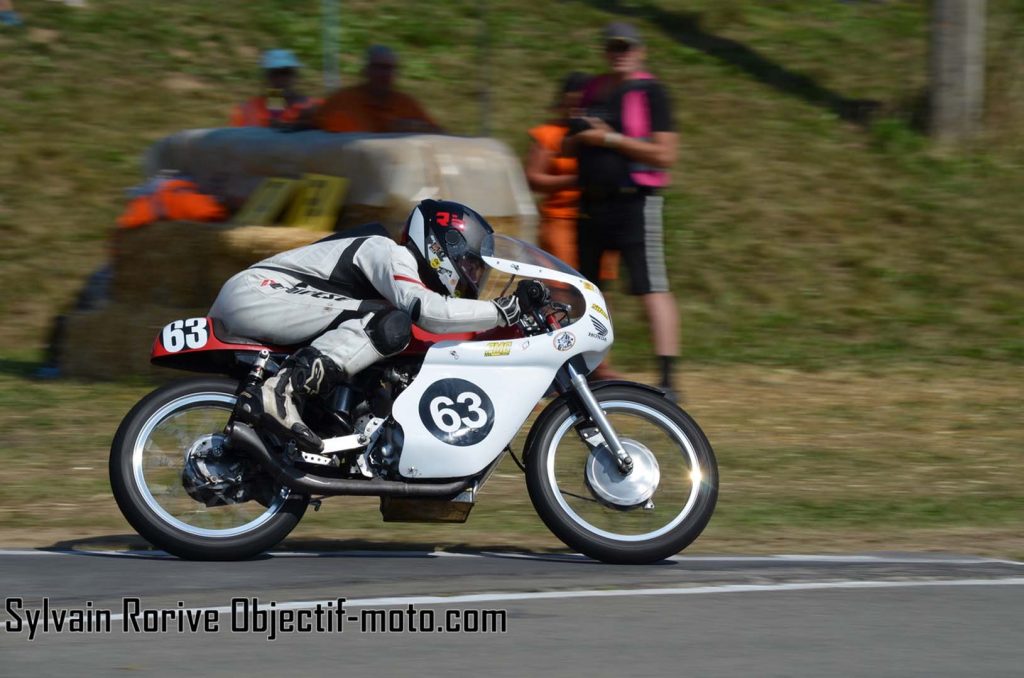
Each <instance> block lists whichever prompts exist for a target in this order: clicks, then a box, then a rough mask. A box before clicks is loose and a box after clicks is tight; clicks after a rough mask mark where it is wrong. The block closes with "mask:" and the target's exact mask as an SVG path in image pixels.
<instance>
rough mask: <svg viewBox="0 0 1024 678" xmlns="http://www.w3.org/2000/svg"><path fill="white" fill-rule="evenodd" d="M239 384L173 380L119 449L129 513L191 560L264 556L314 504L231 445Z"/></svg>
mask: <svg viewBox="0 0 1024 678" xmlns="http://www.w3.org/2000/svg"><path fill="white" fill-rule="evenodd" d="M236 386H237V383H236V382H233V381H230V380H228V379H221V378H196V379H186V380H183V381H178V382H175V383H172V384H168V385H166V386H163V387H161V388H159V389H157V390H156V391H154V392H152V393H150V394H149V395H148V396H146V397H145V398H144V399H143V400H142V401H140V402H139V403H138V404H137V405H136V406H135V407H134V408H133V409H132V411H131V412H129V413H128V415H127V416H126V417H125V418H124V421H122V422H121V426H120V427H119V428H118V430H117V434H116V435H115V436H114V441H113V444H112V445H111V448H110V484H111V488H112V489H113V492H114V498H115V499H116V500H117V505H118V506H119V507H120V509H121V513H122V514H124V517H125V518H126V519H127V520H128V522H129V523H131V525H132V527H134V528H135V529H136V530H137V531H138V533H139V534H140V535H142V536H143V537H145V538H146V539H147V540H148V541H150V542H151V543H152V544H154V545H155V546H158V547H160V548H162V549H164V550H166V551H168V552H169V553H173V554H174V555H177V556H180V557H182V558H188V559H193V560H238V559H242V558H249V557H251V556H254V555H256V554H258V553H261V552H262V551H265V550H267V549H269V548H271V547H273V546H274V545H276V544H277V543H279V542H280V541H281V540H282V539H284V538H285V536H287V535H288V533H289V532H291V531H292V529H293V528H294V527H295V525H296V524H298V522H299V520H300V519H301V518H302V515H303V514H304V513H305V511H306V507H307V505H308V503H309V497H307V496H303V495H298V494H295V493H293V492H291V491H290V490H288V489H287V488H285V487H283V486H281V485H279V484H277V483H276V482H275V481H274V480H273V479H272V478H271V477H270V476H269V475H268V474H267V473H266V472H264V471H263V470H262V469H260V468H259V467H258V466H257V465H256V464H254V463H253V462H252V461H250V460H249V459H248V458H246V457H244V456H242V455H240V454H238V453H237V452H234V451H233V450H230V449H228V448H227V447H226V446H225V444H224V443H225V439H224V436H223V434H222V430H223V428H224V425H225V424H226V423H227V421H228V417H229V416H230V415H231V410H232V408H233V407H234V404H235V399H236V397H235V388H236Z"/></svg>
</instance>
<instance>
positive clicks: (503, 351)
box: [484, 341, 512, 358]
mask: <svg viewBox="0 0 1024 678" xmlns="http://www.w3.org/2000/svg"><path fill="white" fill-rule="evenodd" d="M510 353H512V342H511V341H489V342H487V346H485V347H484V357H487V358H490V357H493V356H499V355H508V354H510Z"/></svg>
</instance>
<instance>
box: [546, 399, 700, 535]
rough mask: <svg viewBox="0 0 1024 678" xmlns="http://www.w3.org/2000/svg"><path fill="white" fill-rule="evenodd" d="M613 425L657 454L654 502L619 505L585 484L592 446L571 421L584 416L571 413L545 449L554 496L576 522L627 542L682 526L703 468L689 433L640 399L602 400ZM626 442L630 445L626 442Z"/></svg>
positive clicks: (625, 439) (696, 492) (603, 407)
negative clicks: (628, 506)
mask: <svg viewBox="0 0 1024 678" xmlns="http://www.w3.org/2000/svg"><path fill="white" fill-rule="evenodd" d="M601 409H602V410H604V411H605V412H606V413H607V416H608V419H609V421H610V422H611V424H612V427H613V428H614V429H615V430H616V432H617V433H618V435H619V436H620V437H621V438H622V439H623V444H624V445H625V444H626V441H627V440H632V441H635V442H636V443H637V444H639V445H641V446H643V447H645V448H647V449H648V450H650V452H651V453H652V454H653V455H654V456H655V457H656V459H657V464H658V467H659V469H660V480H659V482H658V487H657V489H656V491H655V492H654V495H653V497H651V503H653V507H652V508H649V509H648V508H638V509H632V510H629V511H623V510H616V509H614V508H609V507H608V506H605V505H604V504H603V503H602V502H600V501H598V498H597V497H595V496H594V495H593V493H592V491H591V488H590V487H588V486H587V483H586V479H585V475H586V465H587V464H588V463H589V462H590V456H591V455H592V454H593V452H592V451H590V450H589V448H587V446H586V445H585V444H584V443H583V441H581V440H580V439H579V437H578V436H577V435H576V432H575V431H574V430H573V427H574V426H575V425H576V424H577V423H578V422H579V421H580V419H581V417H580V416H570V417H567V418H566V419H565V420H564V421H563V422H562V424H561V425H560V426H559V427H558V429H557V430H556V431H555V435H554V437H553V439H552V441H551V443H550V445H549V446H548V449H547V468H546V474H547V481H548V484H549V486H550V488H551V490H552V492H553V494H554V497H555V501H556V502H557V503H558V505H559V506H560V507H561V509H562V510H563V511H564V512H565V513H566V515H567V516H568V517H569V518H570V519H571V520H572V521H573V522H575V523H576V524H577V525H579V526H580V527H582V528H584V529H586V530H587V531H589V532H592V533H593V534H595V535H599V536H601V537H605V538H607V539H612V540H615V541H623V542H639V541H647V540H650V539H656V538H657V537H660V536H662V535H664V534H666V533H668V532H670V531H672V530H673V529H675V528H676V527H678V526H679V525H680V524H681V523H682V522H683V521H684V520H686V518H687V517H688V516H689V515H690V514H691V512H692V511H693V508H694V506H695V505H696V503H697V499H698V497H699V495H700V490H701V485H702V483H703V481H704V472H703V470H702V469H701V466H700V461H699V459H698V457H697V453H696V451H695V449H694V446H693V443H692V441H691V440H690V438H689V436H687V435H686V433H685V432H684V431H683V430H682V429H681V428H680V427H679V425H678V424H676V423H675V422H674V421H672V419H670V418H669V417H668V416H666V415H665V414H663V413H661V412H659V411H658V410H656V409H654V408H652V407H649V406H648V405H644V404H642V403H637V402H632V401H628V400H609V401H606V402H602V403H601ZM627 447H628V446H627Z"/></svg>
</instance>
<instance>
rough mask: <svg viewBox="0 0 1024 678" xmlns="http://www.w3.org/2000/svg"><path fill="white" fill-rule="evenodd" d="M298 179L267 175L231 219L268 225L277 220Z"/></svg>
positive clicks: (241, 222) (235, 221) (297, 183)
mask: <svg viewBox="0 0 1024 678" xmlns="http://www.w3.org/2000/svg"><path fill="white" fill-rule="evenodd" d="M299 183H300V182H299V180H298V179H281V178H278V177H268V178H266V179H264V180H263V182H262V183H261V184H260V185H259V187H258V188H257V189H256V190H255V191H253V192H252V194H251V195H250V196H249V199H248V200H246V201H245V205H243V206H242V209H240V210H239V211H238V212H237V213H236V214H235V216H234V218H233V219H232V220H231V221H232V222H233V223H236V224H246V225H249V226H269V225H270V224H273V223H274V222H276V221H277V218H278V217H279V216H281V212H282V211H284V208H285V206H286V205H287V204H288V202H289V201H290V200H291V199H292V196H293V195H294V194H295V190H296V189H297V188H299Z"/></svg>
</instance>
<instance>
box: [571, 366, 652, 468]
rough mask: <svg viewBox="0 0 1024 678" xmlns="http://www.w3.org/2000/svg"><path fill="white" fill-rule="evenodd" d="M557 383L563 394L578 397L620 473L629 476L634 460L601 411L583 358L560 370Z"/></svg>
mask: <svg viewBox="0 0 1024 678" xmlns="http://www.w3.org/2000/svg"><path fill="white" fill-rule="evenodd" d="M556 383H557V385H558V387H559V390H560V391H562V392H563V393H571V394H573V395H575V396H576V398H577V400H578V401H579V405H580V406H581V407H582V409H583V411H584V412H586V413H587V415H588V416H589V417H590V420H591V421H592V422H594V425H595V426H596V427H597V430H598V432H600V434H601V437H602V438H603V439H604V441H603V442H604V444H605V447H607V448H608V449H609V450H611V452H612V453H613V454H614V455H615V464H616V465H617V466H618V468H619V471H620V472H621V473H622V475H624V476H628V475H629V474H630V473H631V472H632V471H633V459H632V457H630V456H629V453H628V452H626V450H625V449H624V448H623V447H622V441H620V440H619V436H618V434H617V433H616V432H615V429H614V428H612V424H611V422H610V421H608V417H607V416H606V415H605V413H604V410H602V409H601V406H600V405H599V404H598V402H597V398H595V397H594V393H593V392H592V391H591V390H590V384H588V383H587V377H586V365H585V364H583V360H582V358H578V357H577V358H573V359H572V360H569V361H568V362H567V363H566V364H565V365H564V366H563V368H562V369H561V370H559V373H558V377H557V378H556ZM580 435H581V437H583V438H584V442H585V443H586V444H587V445H589V446H591V447H594V443H593V442H591V440H590V439H588V438H587V437H586V436H583V434H582V433H581V434H580Z"/></svg>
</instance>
